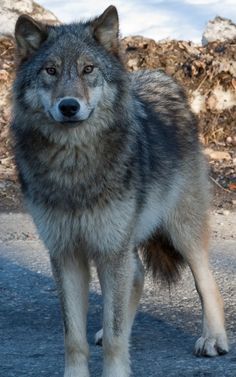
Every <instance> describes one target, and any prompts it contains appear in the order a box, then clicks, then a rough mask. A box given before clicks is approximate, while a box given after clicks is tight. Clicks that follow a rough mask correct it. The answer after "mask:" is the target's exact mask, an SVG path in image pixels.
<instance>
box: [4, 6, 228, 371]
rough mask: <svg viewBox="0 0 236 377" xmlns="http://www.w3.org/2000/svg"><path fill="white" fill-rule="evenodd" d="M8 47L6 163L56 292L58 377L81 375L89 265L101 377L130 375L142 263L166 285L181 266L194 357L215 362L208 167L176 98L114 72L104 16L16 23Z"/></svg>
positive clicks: (115, 32) (116, 56) (178, 92)
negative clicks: (12, 165) (196, 313)
mask: <svg viewBox="0 0 236 377" xmlns="http://www.w3.org/2000/svg"><path fill="white" fill-rule="evenodd" d="M15 38H16V46H17V61H18V67H17V73H16V79H15V83H14V89H13V117H12V119H13V120H12V125H11V131H12V135H13V140H14V151H15V159H16V164H17V168H18V172H19V179H20V182H21V187H22V191H23V194H24V197H25V201H26V204H27V207H28V209H29V211H30V213H31V215H32V217H33V220H34V222H35V224H36V226H37V229H38V232H39V235H40V237H41V238H42V240H43V241H44V243H45V245H46V247H47V248H48V250H49V255H50V261H51V266H52V271H53V275H54V278H55V281H56V284H57V288H58V295H59V298H60V302H61V310H62V317H63V322H64V337H65V373H64V377H88V376H89V369H88V357H89V349H88V343H87V339H86V318H87V309H88V289H89V280H90V266H91V263H94V264H95V266H96V269H97V273H98V277H99V280H100V284H101V289H102V295H103V300H104V307H103V330H102V332H100V333H99V334H98V339H97V340H98V341H101V337H102V344H103V353H104V362H103V372H102V376H103V377H128V376H130V374H131V366H130V357H129V338H130V332H131V327H132V323H133V320H134V316H135V312H136V308H137V306H138V303H139V300H140V297H141V294H142V290H143V282H144V270H145V269H144V267H143V265H144V266H145V265H146V268H147V269H150V271H152V273H153V275H154V277H158V276H161V277H162V278H163V279H165V281H167V283H169V284H170V283H171V282H172V281H175V280H176V278H177V277H178V275H179V274H180V273H181V267H182V266H183V265H184V264H188V265H189V267H190V269H191V271H192V274H193V277H194V279H195V283H196V288H197V291H198V293H199V296H200V299H201V303H202V309H203V329H202V335H201V337H200V338H199V339H198V340H197V342H196V345H195V353H196V355H204V356H216V355H222V354H225V353H226V352H228V344H227V335H226V332H225V327H224V310H223V301H222V298H221V295H220V293H219V290H218V288H217V285H216V283H215V280H214V278H213V275H212V273H211V271H210V269H209V263H208V240H209V225H208V212H209V187H208V179H207V167H206V163H205V160H204V157H203V153H202V150H201V146H200V144H199V141H198V129H197V122H196V119H195V117H194V115H193V114H192V113H191V111H190V108H189V105H188V102H187V99H186V96H185V93H184V91H183V89H182V88H181V87H180V86H179V85H178V84H177V83H176V82H175V81H174V80H173V79H172V78H170V77H168V76H167V75H166V74H165V73H164V72H162V71H160V70H154V71H148V70H147V71H139V72H134V73H131V74H130V73H128V72H127V71H126V70H125V67H124V61H123V60H124V59H123V56H122V53H121V52H120V50H121V49H120V43H119V20H118V13H117V10H116V8H115V7H114V6H110V7H108V8H107V9H106V10H105V11H104V12H103V13H102V14H101V15H100V16H98V17H96V18H94V19H91V20H88V21H84V22H78V23H72V24H67V25H64V24H62V25H57V26H55V25H54V26H52V25H47V24H43V23H40V22H36V21H35V20H34V19H32V18H30V17H29V16H27V15H21V16H20V17H19V19H18V20H17V23H16V27H15Z"/></svg>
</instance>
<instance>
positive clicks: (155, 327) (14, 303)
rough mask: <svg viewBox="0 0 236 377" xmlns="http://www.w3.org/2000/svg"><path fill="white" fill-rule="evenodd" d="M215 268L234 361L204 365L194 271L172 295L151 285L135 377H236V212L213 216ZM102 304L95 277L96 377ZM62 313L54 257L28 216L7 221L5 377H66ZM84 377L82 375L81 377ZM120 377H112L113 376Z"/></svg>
mask: <svg viewBox="0 0 236 377" xmlns="http://www.w3.org/2000/svg"><path fill="white" fill-rule="evenodd" d="M212 223H213V233H212V247H211V249H212V250H211V251H212V252H211V264H212V268H213V270H214V274H215V277H216V279H217V282H218V284H219V286H220V290H221V292H222V294H223V297H224V301H225V313H226V324H227V331H228V335H229V341H230V352H229V354H227V355H225V356H221V357H216V358H196V357H195V356H194V355H193V353H192V350H193V346H194V343H195V341H196V339H197V338H198V336H199V335H200V332H201V308H200V302H199V298H198V296H197V293H196V290H195V287H194V283H193V279H192V277H191V274H190V272H189V271H188V270H186V271H185V272H184V275H183V278H182V280H181V281H180V282H179V283H178V284H177V285H176V286H175V287H172V288H171V289H170V290H169V289H168V288H164V287H161V286H158V285H157V286H154V285H153V283H152V281H151V279H149V278H147V279H146V283H145V290H144V294H143V298H142V301H141V304H140V306H139V310H138V313H137V316H136V319H135V323H134V327H133V332H132V338H131V348H130V349H131V359H132V370H133V376H135V377H154V376H155V377H167V376H168V377H174V376H175V377H176V376H177V377H190V376H191V377H213V376H214V377H236V310H235V309H236V273H235V272H236V213H235V212H230V213H228V212H227V213H222V214H219V213H213V215H212ZM101 322H102V298H101V292H100V288H99V284H98V280H97V277H96V275H95V273H93V279H92V282H91V287H90V306H89V315H88V340H89V344H90V371H91V377H100V376H101V371H102V348H101V347H98V346H95V344H94V335H95V333H96V331H98V330H99V329H100V327H101ZM63 364H64V350H63V329H62V320H61V315H60V307H59V302H58V298H57V293H56V289H55V285H54V282H53V279H52V274H51V270H50V265H49V258H48V254H47V251H46V250H45V248H44V246H43V245H42V243H41V242H40V241H39V239H38V237H37V233H36V231H35V228H34V226H33V224H32V222H31V219H30V217H29V216H28V215H26V214H24V213H1V214H0V377H26V376H27V377H39V376H40V377H41V376H42V377H56V376H61V377H62V376H63ZM78 377H79V376H78ZM111 377H112V376H111Z"/></svg>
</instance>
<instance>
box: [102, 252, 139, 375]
mask: <svg viewBox="0 0 236 377" xmlns="http://www.w3.org/2000/svg"><path fill="white" fill-rule="evenodd" d="M135 264H136V261H135V257H134V255H133V253H132V252H130V251H127V253H124V252H120V254H115V255H113V256H111V257H109V258H106V259H105V260H104V259H103V260H102V259H101V261H97V270H98V276H99V280H100V283H101V288H102V293H103V299H104V311H103V351H104V364H103V374H102V377H111V376H112V377H129V376H130V361H129V337H130V332H131V325H132V323H131V322H132V321H133V318H134V313H132V317H131V315H130V312H129V310H130V298H131V294H132V290H133V282H134V274H135V268H136V266H135ZM137 299H139V295H137V296H136V300H135V303H136V305H134V302H133V312H134V309H136V306H137ZM134 306H135V308H134Z"/></svg>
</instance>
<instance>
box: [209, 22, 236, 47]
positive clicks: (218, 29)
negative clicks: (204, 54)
mask: <svg viewBox="0 0 236 377" xmlns="http://www.w3.org/2000/svg"><path fill="white" fill-rule="evenodd" d="M234 39H236V25H235V24H234V23H233V22H232V21H231V20H229V19H228V18H224V17H219V16H218V17H215V18H214V20H210V21H208V23H207V26H206V29H205V31H204V33H203V36H202V44H203V46H205V45H207V44H208V43H210V42H216V41H221V42H225V41H228V40H234Z"/></svg>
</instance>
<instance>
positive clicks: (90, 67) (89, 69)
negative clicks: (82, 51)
mask: <svg viewBox="0 0 236 377" xmlns="http://www.w3.org/2000/svg"><path fill="white" fill-rule="evenodd" d="M93 69H94V66H93V65H86V67H84V71H83V72H84V73H86V74H87V73H92V72H93Z"/></svg>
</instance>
